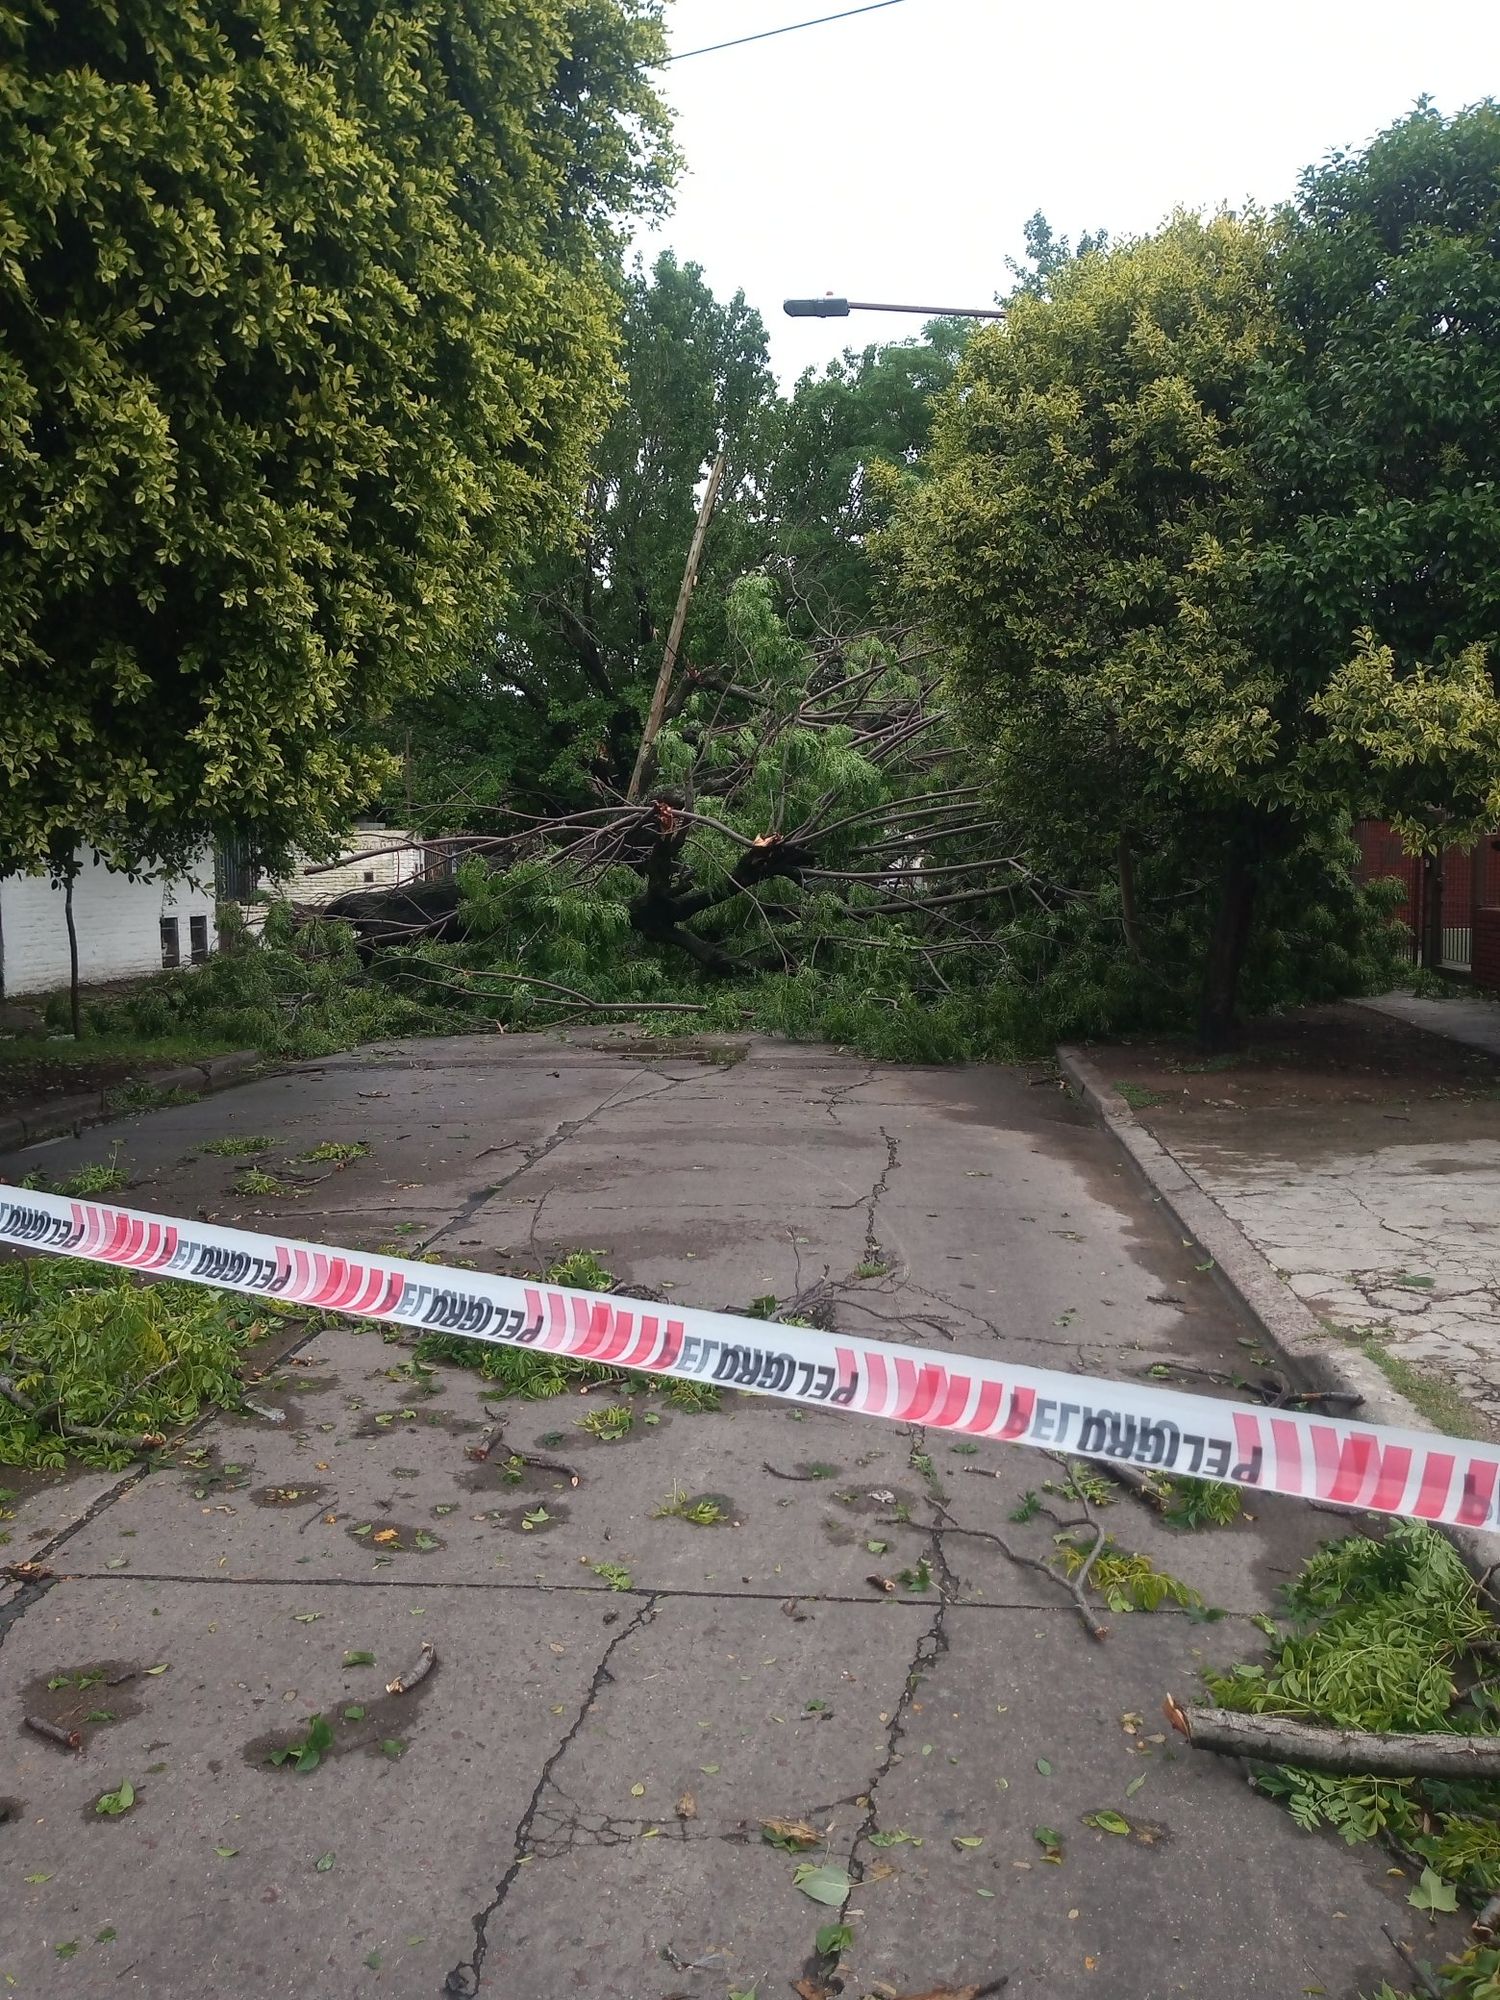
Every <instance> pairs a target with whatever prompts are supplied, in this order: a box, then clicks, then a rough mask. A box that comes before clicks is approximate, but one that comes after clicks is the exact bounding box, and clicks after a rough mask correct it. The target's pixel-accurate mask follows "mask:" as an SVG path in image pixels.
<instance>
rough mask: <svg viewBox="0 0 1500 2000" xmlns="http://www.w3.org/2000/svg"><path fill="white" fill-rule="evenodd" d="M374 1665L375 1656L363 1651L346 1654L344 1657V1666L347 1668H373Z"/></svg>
mask: <svg viewBox="0 0 1500 2000" xmlns="http://www.w3.org/2000/svg"><path fill="white" fill-rule="evenodd" d="M374 1664H375V1655H374V1654H373V1653H367V1652H365V1651H364V1650H363V1649H359V1650H356V1651H354V1652H349V1653H345V1655H344V1665H345V1666H346V1667H373V1666H374Z"/></svg>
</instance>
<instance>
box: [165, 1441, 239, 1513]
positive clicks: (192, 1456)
mask: <svg viewBox="0 0 1500 2000" xmlns="http://www.w3.org/2000/svg"><path fill="white" fill-rule="evenodd" d="M175 1462H176V1466H177V1469H178V1471H179V1472H181V1474H182V1483H183V1485H184V1486H185V1487H186V1489H187V1490H188V1492H189V1493H191V1494H192V1496H193V1498H194V1499H195V1500H208V1499H211V1498H212V1497H213V1496H214V1495H215V1494H216V1493H235V1492H238V1491H239V1489H240V1488H241V1487H243V1486H248V1485H249V1484H250V1475H251V1474H252V1472H254V1470H255V1461H254V1459H250V1460H249V1461H248V1462H247V1461H245V1460H242V1459H237V1458H230V1459H226V1458H225V1457H224V1455H223V1453H222V1452H221V1451H220V1450H219V1448H218V1446H217V1445H201V1446H199V1447H198V1448H197V1449H196V1450H194V1451H188V1452H182V1453H180V1454H179V1455H178V1457H177V1459H176V1461H175Z"/></svg>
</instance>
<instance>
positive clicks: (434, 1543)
mask: <svg viewBox="0 0 1500 2000" xmlns="http://www.w3.org/2000/svg"><path fill="white" fill-rule="evenodd" d="M415 1541H416V1545H417V1547H418V1548H419V1549H421V1550H422V1551H423V1552H424V1554H425V1553H426V1552H427V1551H428V1550H429V1549H440V1548H441V1547H442V1546H443V1545H442V1543H441V1542H440V1541H439V1540H438V1538H437V1536H436V1535H429V1534H428V1532H427V1530H426V1529H425V1528H418V1530H417V1532H416V1536H415Z"/></svg>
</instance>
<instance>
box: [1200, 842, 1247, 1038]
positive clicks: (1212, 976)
mask: <svg viewBox="0 0 1500 2000" xmlns="http://www.w3.org/2000/svg"><path fill="white" fill-rule="evenodd" d="M1259 886H1260V881H1259V869H1258V865H1257V858H1256V855H1255V851H1254V847H1253V845H1252V843H1251V841H1250V839H1249V837H1248V835H1247V834H1246V833H1244V832H1240V833H1237V834H1235V835H1234V836H1232V838H1231V844H1230V849H1229V853H1228V855H1227V857H1226V859H1225V863H1224V873H1223V877H1222V879H1221V881H1220V885H1219V906H1218V909H1217V911H1216V912H1215V915H1214V927H1213V935H1212V936H1211V937H1210V939H1209V944H1208V957H1207V961H1206V963H1205V965H1204V972H1203V998H1202V1002H1201V1005H1200V1008H1199V1014H1198V1039H1199V1041H1200V1042H1201V1043H1202V1044H1203V1047H1204V1048H1205V1049H1207V1050H1209V1051H1210V1052H1213V1051H1217V1050H1221V1049H1227V1048H1228V1047H1229V1046H1230V1044H1231V1043H1232V1042H1233V1040H1234V1033H1235V1010H1236V1007H1237V1005H1238V1001H1239V990H1240V973H1241V971H1242V969H1243V967H1244V963H1245V949H1246V946H1247V945H1248V944H1249V942H1250V926H1251V923H1252V921H1253V920H1254V916H1255V895H1256V890H1257V889H1258V888H1259Z"/></svg>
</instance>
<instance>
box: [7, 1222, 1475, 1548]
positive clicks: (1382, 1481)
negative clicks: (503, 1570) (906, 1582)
mask: <svg viewBox="0 0 1500 2000" xmlns="http://www.w3.org/2000/svg"><path fill="white" fill-rule="evenodd" d="M0 1242H5V1243H12V1244H15V1245H16V1246H17V1247H18V1248H20V1249H25V1250H46V1251H53V1252H55V1253H57V1254H58V1255H61V1256H68V1257H84V1258H88V1259H91V1260H92V1261H94V1262H97V1263H101V1264H117V1265H123V1266H125V1267H127V1268H128V1269H130V1270H133V1271H149V1272H152V1273H154V1274H156V1275H157V1276H160V1277H167V1278H187V1279H190V1280H193V1281H196V1282H197V1283H199V1284H207V1285H215V1286H219V1287H222V1288H223V1289H225V1290H228V1291H235V1292H249V1293H251V1294H252V1295H254V1296H257V1297H262V1298H272V1299H282V1300H287V1301H295V1302H296V1303H297V1304H299V1305H306V1306H317V1307H321V1308H323V1309H325V1310H334V1311H338V1312H344V1313H353V1314H357V1315H360V1316H362V1317H364V1318H368V1319H376V1320H381V1321H384V1322H386V1323H388V1324H394V1325H399V1326H415V1327H420V1328H422V1329H423V1330H424V1331H426V1332H430V1333H450V1334H461V1335H463V1336H465V1337H466V1338H468V1339H470V1340H486V1341H493V1342H496V1343H498V1344H499V1345H502V1346H510V1347H532V1348H539V1349H545V1350H547V1351H548V1352H549V1353H553V1354H566V1355H569V1356H571V1357H572V1358H574V1359H575V1360H579V1361H595V1362H601V1363H605V1364H607V1365H609V1366H611V1367H615V1368H634V1369H640V1370H642V1371H643V1372H645V1373H646V1374H651V1375H671V1376H677V1377H680V1378H682V1379H683V1380H686V1381H691V1382H711V1383H715V1384H717V1385H719V1386H721V1387H724V1388H734V1389H748V1390H752V1391H754V1392H756V1393H757V1394H760V1395H767V1396H780V1397H782V1398H783V1399H785V1400H786V1401H787V1402H792V1403H803V1404H807V1405H810V1406H811V1407H813V1408H821V1409H834V1410H850V1411H853V1412H855V1413H857V1414H858V1415H861V1416H867V1417H888V1418H889V1419H890V1420H891V1421H892V1422H894V1423H902V1424H928V1425H931V1426H932V1427H933V1428H934V1429H936V1430H948V1431H961V1432H963V1433H965V1434H966V1435H967V1436H969V1437H976V1438H994V1439H997V1440H999V1441H1000V1442H1001V1443H1005V1444H1030V1445H1041V1446H1045V1447H1046V1448H1047V1449H1048V1450H1051V1451H1058V1452H1072V1453H1076V1454H1077V1455H1078V1456H1079V1457H1082V1458H1098V1459H1104V1460H1106V1461H1107V1460H1111V1459H1113V1460H1116V1461H1123V1462H1125V1463H1128V1464H1131V1465H1137V1466H1143V1467H1147V1468H1149V1469H1151V1470H1154V1471H1159V1472H1177V1473H1191V1474H1193V1475H1194V1476H1195V1477H1196V1478H1199V1479H1214V1480H1222V1481H1227V1482H1228V1483H1230V1484H1232V1485H1235V1486H1242V1487H1247V1488H1250V1489H1252V1490H1255V1491H1258V1492H1269V1493H1286V1494H1290V1495H1292V1496H1294V1497H1296V1498H1301V1499H1316V1500H1327V1501H1332V1502H1335V1503H1341V1504H1343V1505H1346V1506H1351V1507H1367V1508H1372V1509H1374V1510H1375V1511H1377V1512H1379V1513H1384V1514H1405V1515H1410V1516H1413V1517H1414V1518H1416V1519H1417V1520H1422V1521H1442V1522H1448V1523H1451V1524H1453V1525H1455V1526H1460V1527H1466V1528H1489V1529H1495V1528H1500V1451H1496V1450H1495V1449H1493V1448H1491V1447H1489V1446H1486V1445H1480V1444H1473V1443H1470V1442H1468V1441H1466V1440H1463V1439H1460V1438H1444V1437H1434V1436H1432V1435H1430V1434H1428V1433H1426V1432H1422V1431H1403V1430H1393V1429H1388V1428H1386V1427H1384V1426H1378V1425H1374V1424H1360V1423H1353V1422H1350V1421H1349V1420H1347V1419H1342V1418H1332V1417H1321V1416H1309V1415H1306V1414H1304V1413H1303V1412H1301V1411H1294V1410H1274V1411H1273V1410H1268V1409H1266V1408H1264V1407H1259V1406H1257V1405H1255V1404H1251V1403H1233V1402H1227V1401H1220V1400H1218V1399H1217V1398H1215V1397H1211V1396H1192V1395H1185V1394H1183V1393H1182V1392H1181V1391H1180V1390H1176V1389H1169V1388H1166V1387H1164V1386H1162V1385H1161V1384H1159V1383H1156V1382H1110V1381H1104V1380H1101V1379H1098V1378H1095V1377H1092V1376H1086V1375H1063V1374H1057V1373H1054V1372H1053V1371H1052V1370H1050V1369H1045V1368H1023V1367H1020V1366H1013V1365H1011V1364H1009V1363H1006V1362H1002V1361H980V1360H977V1359H974V1358H972V1357H970V1356H962V1355H948V1354H945V1355H943V1356H941V1357H940V1358H939V1357H937V1356H935V1355H934V1354H932V1353H931V1351H930V1350H927V1349H923V1348H919V1347H904V1346H900V1345H898V1344H896V1343H895V1342H892V1341H884V1340H867V1339H865V1338H864V1337H862V1336H861V1335H857V1334H855V1335H849V1334H837V1333H824V1332H821V1331H820V1330H819V1329H817V1328H815V1327H802V1326H780V1325H777V1324H775V1323H773V1322H770V1321H766V1320H756V1319H747V1318H745V1317H744V1316H743V1315H741V1314H739V1313H722V1312H707V1311H702V1310H699V1309H696V1308H694V1307H692V1306H676V1305H673V1306H662V1305H659V1304H658V1305H653V1304H649V1303H647V1302H646V1301H644V1300H641V1299H629V1298H620V1297H617V1296H615V1295H613V1294H610V1295H608V1296H603V1295H601V1294H599V1293H596V1292H575V1291H565V1290H562V1289H560V1288H558V1287H555V1286H551V1285H546V1284H542V1283H532V1282H530V1281H528V1280H526V1279H522V1278H498V1277H491V1276H489V1275H487V1274H486V1273H484V1272H479V1271H460V1270H453V1269H449V1268H448V1267H446V1266H444V1265H440V1264H418V1263H411V1262H408V1261H407V1260H406V1259H405V1258H401V1257H381V1256H371V1255H368V1254H366V1253H365V1252H364V1251H352V1250H332V1249H329V1248H328V1247H327V1246H326V1245H324V1244H318V1243H298V1242H294V1241H292V1240H291V1239H290V1238H283V1237H278V1236H261V1235H257V1234H255V1233H253V1232H252V1231H250V1230H245V1229H221V1228H218V1227H216V1226H215V1225H214V1224H212V1223H206V1222H184V1221H181V1220H179V1219H177V1218H172V1217H166V1216H158V1215H143V1214H140V1213H139V1212H137V1211H136V1210H133V1209H128V1208H114V1207H111V1206H106V1205H105V1204H104V1203H102V1202H92V1201H77V1200H73V1199H71V1198H69V1197H67V1196H63V1195H53V1194H42V1193H39V1192H33V1191H31V1190H29V1189H24V1188H12V1187H5V1186H3V1185H0Z"/></svg>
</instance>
